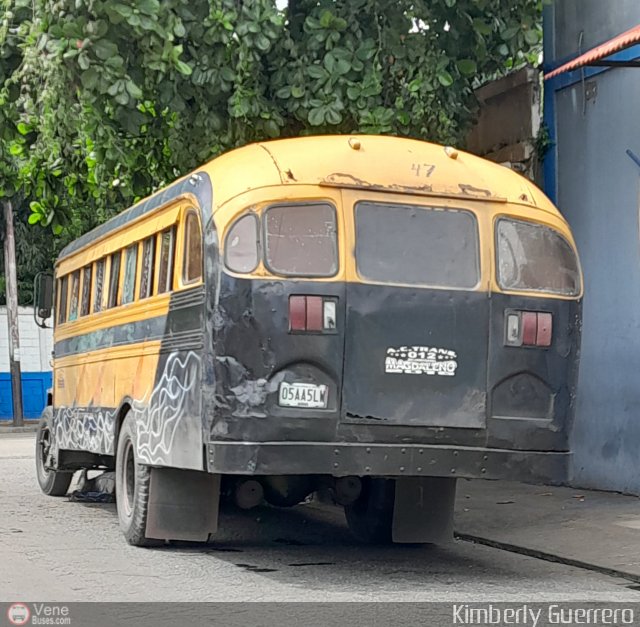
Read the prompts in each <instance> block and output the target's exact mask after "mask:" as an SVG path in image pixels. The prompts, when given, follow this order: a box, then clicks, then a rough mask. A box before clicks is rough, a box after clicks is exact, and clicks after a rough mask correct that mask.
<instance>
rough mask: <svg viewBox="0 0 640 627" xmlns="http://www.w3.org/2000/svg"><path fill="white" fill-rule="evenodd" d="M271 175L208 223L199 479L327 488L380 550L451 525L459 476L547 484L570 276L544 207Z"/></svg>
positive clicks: (567, 251) (561, 464) (575, 280)
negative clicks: (206, 381)
mask: <svg viewBox="0 0 640 627" xmlns="http://www.w3.org/2000/svg"><path fill="white" fill-rule="evenodd" d="M366 141H367V140H365V142H366ZM397 141H402V140H397ZM413 143H417V142H413ZM389 145H390V144H389ZM435 148H437V147H433V149H435ZM440 150H442V149H440ZM444 158H445V159H446V157H444ZM492 167H495V168H498V167H499V166H492ZM294 172H295V170H294ZM509 176H514V175H512V174H511V173H509ZM284 187H285V186H283V188H282V189H280V188H277V187H272V188H268V189H267V188H265V189H261V190H258V191H256V192H253V193H252V194H251V197H250V198H246V199H244V200H243V199H241V198H239V199H236V201H235V202H234V203H233V204H232V206H231V207H230V208H229V209H228V210H227V211H226V212H222V213H221V214H220V215H219V216H218V223H217V228H218V231H219V233H220V235H221V236H222V239H221V243H222V249H223V256H222V257H223V259H222V260H221V261H223V262H224V265H225V270H224V271H222V272H221V273H220V274H219V275H218V277H219V281H220V284H219V286H218V287H217V294H216V301H215V307H214V308H213V309H212V316H213V317H214V318H215V324H214V325H213V326H214V341H213V348H214V356H215V367H214V369H213V376H212V378H213V380H214V386H215V394H214V395H213V399H214V400H213V401H212V403H213V411H212V412H211V416H210V423H209V443H208V446H207V466H208V470H209V472H211V473H215V474H222V475H226V476H227V479H226V481H227V485H228V490H230V491H231V492H233V493H234V494H236V496H237V499H239V500H240V502H241V503H245V504H246V505H247V506H250V505H251V504H252V502H253V501H252V497H250V496H249V497H247V495H248V494H255V495H257V496H256V501H257V500H258V499H259V498H260V497H261V496H262V495H263V494H264V495H265V496H266V498H267V500H269V501H270V502H272V503H273V504H276V505H292V504H295V503H297V502H299V501H300V500H302V499H303V498H304V497H306V496H307V495H308V494H310V493H311V492H313V491H315V490H325V491H327V490H328V491H329V492H330V493H331V494H332V495H333V498H334V500H335V501H336V502H338V503H339V504H341V505H344V506H345V510H346V514H347V521H348V523H349V526H350V527H351V529H352V530H353V531H354V533H355V534H356V536H358V537H359V538H361V539H363V540H367V541H382V540H393V541H396V542H438V541H441V540H442V539H444V538H446V537H447V536H449V535H450V534H451V532H452V514H453V501H454V496H455V485H456V480H457V479H458V478H461V477H462V478H486V479H509V480H519V481H526V482H533V483H562V482H563V481H564V480H565V479H566V476H567V468H568V458H569V453H568V450H569V449H568V432H569V428H570V424H571V417H572V413H573V390H574V387H575V382H576V377H577V362H578V347H579V329H580V298H581V294H582V285H581V273H580V268H579V263H578V258H577V254H576V251H575V246H574V244H573V240H572V238H571V234H570V232H569V229H568V227H567V225H566V222H565V221H564V220H563V219H562V217H561V216H560V215H559V214H558V213H557V211H555V210H554V209H553V208H548V207H546V206H545V207H543V208H541V207H540V206H536V204H535V203H534V202H533V201H532V198H531V197H526V195H525V197H524V198H523V197H521V198H520V199H519V202H512V201H511V200H510V199H509V198H504V197H501V196H499V194H498V193H494V192H493V191H489V190H483V189H478V188H474V187H473V186H469V187H471V189H466V190H465V188H464V187H463V186H462V185H458V188H457V191H456V192H455V193H454V192H450V191H446V190H445V191H443V192H441V193H438V192H437V190H435V191H434V187H433V186H431V187H428V188H427V187H424V186H422V187H415V188H413V189H412V188H410V187H409V186H400V185H377V184H376V185H374V184H371V183H365V182H364V181H363V180H362V178H360V177H356V176H346V175H345V174H344V173H341V174H340V176H332V177H325V178H324V179H323V180H322V181H321V182H320V184H317V185H303V184H300V185H297V186H296V187H295V188H294V187H286V189H285V188H284ZM443 189H444V188H443ZM294 190H295V191H294ZM461 190H462V191H461ZM498 191H499V190H498ZM485 192H486V193H485ZM247 485H250V486H251V490H248V489H247ZM243 499H244V501H243Z"/></svg>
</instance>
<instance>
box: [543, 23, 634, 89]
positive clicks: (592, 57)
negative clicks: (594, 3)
mask: <svg viewBox="0 0 640 627" xmlns="http://www.w3.org/2000/svg"><path fill="white" fill-rule="evenodd" d="M637 43H640V24H638V25H637V26H634V27H633V28H630V29H629V30H628V31H625V32H624V33H622V34H621V35H618V36H617V37H614V38H613V39H610V40H609V41H607V42H605V43H603V44H602V45H600V46H596V47H595V48H592V49H591V50H589V51H588V52H585V53H584V54H581V55H580V56H579V57H577V58H575V59H573V61H569V63H565V64H564V65H561V66H560V67H559V68H556V69H555V70H553V71H552V72H549V73H548V74H545V75H544V78H545V80H546V79H548V78H553V77H554V76H558V74H562V73H563V72H570V71H571V70H577V69H578V68H581V67H583V66H585V65H589V64H590V63H592V62H593V61H600V60H601V59H604V58H605V57H608V56H609V55H610V54H613V53H614V52H618V51H620V50H624V49H625V48H628V47H629V46H633V45H634V44H637Z"/></svg>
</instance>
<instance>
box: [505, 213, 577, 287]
mask: <svg viewBox="0 0 640 627" xmlns="http://www.w3.org/2000/svg"><path fill="white" fill-rule="evenodd" d="M496 240H497V246H496V248H497V256H498V259H497V266H498V284H499V285H500V287H501V288H502V289H505V290H516V291H518V290H519V291H536V292H545V293H551V294H560V295H563V296H577V295H578V294H579V293H580V287H581V286H580V269H579V267H578V259H577V257H576V254H575V252H574V251H573V248H572V247H571V245H570V244H569V242H567V240H565V239H564V237H562V235H560V233H558V232H557V231H555V230H554V229H552V228H549V227H547V226H543V225H541V224H534V223H532V222H524V221H521V220H512V219H508V218H500V220H498V223H497V225H496Z"/></svg>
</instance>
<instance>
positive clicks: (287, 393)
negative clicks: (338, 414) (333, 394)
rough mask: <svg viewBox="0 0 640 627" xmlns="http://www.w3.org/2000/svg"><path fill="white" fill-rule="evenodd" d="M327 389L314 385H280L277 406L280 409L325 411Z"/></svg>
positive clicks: (327, 395)
mask: <svg viewBox="0 0 640 627" xmlns="http://www.w3.org/2000/svg"><path fill="white" fill-rule="evenodd" d="M328 399H329V388H328V386H326V385H316V384H314V383H287V382H286V381H282V383H280V394H279V399H278V404H279V405H281V406H282V407H307V408H313V409H326V407H327V401H328Z"/></svg>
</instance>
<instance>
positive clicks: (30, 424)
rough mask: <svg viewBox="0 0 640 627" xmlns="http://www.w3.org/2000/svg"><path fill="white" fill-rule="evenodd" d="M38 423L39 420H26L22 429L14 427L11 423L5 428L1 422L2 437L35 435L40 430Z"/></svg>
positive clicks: (0, 432)
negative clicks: (10, 434)
mask: <svg viewBox="0 0 640 627" xmlns="http://www.w3.org/2000/svg"><path fill="white" fill-rule="evenodd" d="M7 422H9V421H7ZM38 422H39V421H38V420H25V421H24V425H23V426H22V427H14V426H13V425H12V424H11V423H9V424H7V425H6V426H5V425H3V424H2V423H1V422H0V435H5V434H9V433H35V432H36V431H37V430H38Z"/></svg>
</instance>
